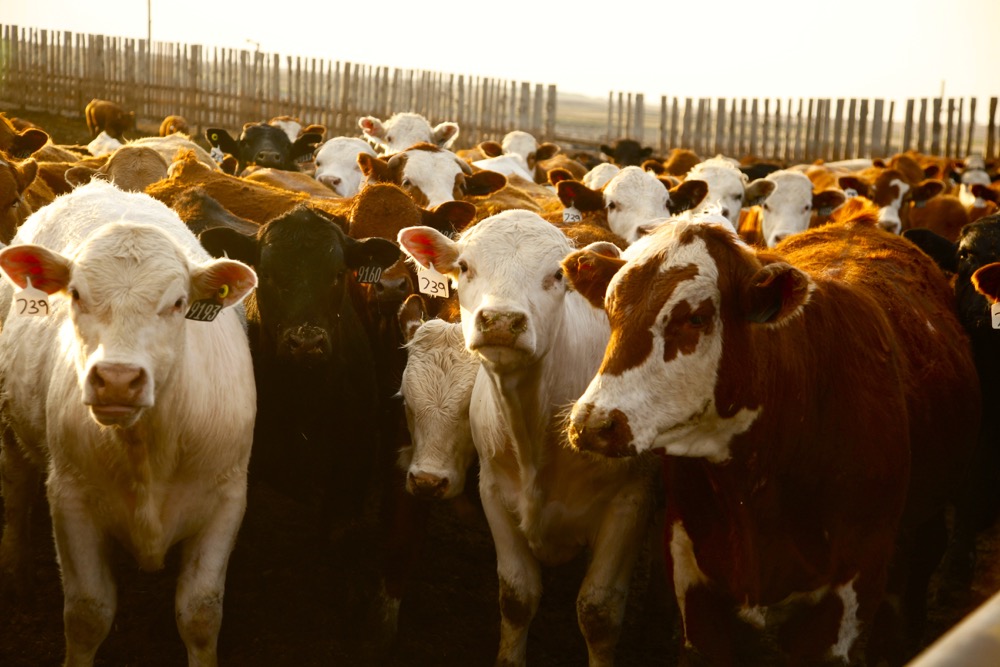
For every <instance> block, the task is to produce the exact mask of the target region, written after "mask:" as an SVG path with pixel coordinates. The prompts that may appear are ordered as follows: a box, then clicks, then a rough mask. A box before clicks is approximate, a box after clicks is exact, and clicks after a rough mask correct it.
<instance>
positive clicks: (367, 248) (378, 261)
mask: <svg viewBox="0 0 1000 667" xmlns="http://www.w3.org/2000/svg"><path fill="white" fill-rule="evenodd" d="M345 244H346V245H345V247H344V261H345V263H346V264H347V266H349V267H350V268H352V269H360V268H361V267H362V266H378V267H381V268H383V269H388V268H389V267H390V266H392V265H393V264H395V263H396V262H397V261H399V258H400V257H401V256H402V255H403V252H402V251H401V250H400V249H399V246H397V245H396V244H395V243H393V242H392V241H390V240H388V239H383V238H379V237H377V236H373V237H371V238H367V239H362V240H360V241H355V240H354V239H352V238H351V237H349V236H348V237H347V238H346V240H345Z"/></svg>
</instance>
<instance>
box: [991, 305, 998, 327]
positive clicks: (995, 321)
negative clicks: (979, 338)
mask: <svg viewBox="0 0 1000 667" xmlns="http://www.w3.org/2000/svg"><path fill="white" fill-rule="evenodd" d="M990 317H991V319H992V320H993V328H994V329H1000V301H998V302H997V303H994V304H993V305H992V306H990Z"/></svg>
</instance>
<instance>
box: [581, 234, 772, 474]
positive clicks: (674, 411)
mask: <svg viewBox="0 0 1000 667" xmlns="http://www.w3.org/2000/svg"><path fill="white" fill-rule="evenodd" d="M696 225H697V223H686V222H679V223H677V224H673V225H666V226H664V227H662V228H660V229H659V230H658V231H656V232H655V233H653V234H652V235H650V236H647V237H645V238H644V239H642V240H641V241H640V242H639V243H638V244H636V246H633V247H632V248H630V249H629V253H627V255H626V258H627V259H628V262H627V263H626V264H625V265H624V266H623V267H622V268H621V269H620V270H619V271H618V273H617V274H616V275H615V276H614V278H612V280H611V283H610V284H609V285H608V291H607V295H606V297H605V306H606V309H607V311H608V317H609V319H610V321H611V330H612V333H611V342H610V343H609V345H608V349H607V351H606V353H605V357H604V362H603V363H602V365H601V369H600V371H599V372H598V374H597V375H596V376H595V377H594V379H593V381H592V382H591V383H590V386H589V387H588V388H587V390H586V391H585V392H584V394H583V395H582V396H581V397H580V398H579V400H578V401H577V402H576V404H575V405H574V406H573V411H572V415H571V420H572V421H573V423H589V424H591V425H593V424H610V423H614V424H615V437H616V438H617V439H618V441H617V443H616V444H615V445H614V446H615V447H618V448H620V449H618V450H617V451H611V452H610V453H612V455H622V454H625V453H634V452H643V451H648V450H651V449H663V450H665V451H666V453H668V454H670V455H673V456H696V457H706V458H709V459H710V460H724V459H726V458H727V457H728V456H729V451H728V445H729V440H730V439H731V437H732V435H733V434H734V433H737V432H742V431H743V430H745V429H746V428H747V427H749V424H750V423H752V421H753V416H754V415H745V414H742V413H741V414H738V415H737V416H735V417H733V418H731V419H726V418H722V417H720V416H719V414H718V411H717V409H716V404H715V386H716V381H717V376H718V371H719V364H720V361H721V358H722V334H723V323H722V319H721V316H720V312H721V294H720V291H719V286H718V281H719V272H718V267H717V265H716V263H715V260H714V259H713V258H712V256H711V255H710V254H709V252H708V248H707V246H706V243H705V241H704V240H703V239H702V238H701V237H699V236H698V235H694V237H693V239H689V241H687V242H682V240H681V238H682V234H683V233H684V232H685V230H688V228H689V227H692V226H696ZM572 439H573V436H572V435H571V441H572ZM626 450H627V451H626ZM632 450H634V452H633V451H632Z"/></svg>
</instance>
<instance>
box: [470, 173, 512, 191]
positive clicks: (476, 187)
mask: <svg viewBox="0 0 1000 667" xmlns="http://www.w3.org/2000/svg"><path fill="white" fill-rule="evenodd" d="M505 185H507V177H506V176H504V175H503V174H500V173H498V172H495V171H489V170H487V169H484V170H482V171H477V172H476V173H474V174H472V175H471V176H466V177H465V194H467V195H471V196H473V197H485V196H486V195H489V194H493V193H494V192H496V191H497V190H500V189H501V188H503V186H505Z"/></svg>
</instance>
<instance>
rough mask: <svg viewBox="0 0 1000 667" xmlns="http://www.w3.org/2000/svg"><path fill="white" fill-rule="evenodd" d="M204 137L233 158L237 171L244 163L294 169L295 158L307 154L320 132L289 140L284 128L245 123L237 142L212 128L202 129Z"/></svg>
mask: <svg viewBox="0 0 1000 667" xmlns="http://www.w3.org/2000/svg"><path fill="white" fill-rule="evenodd" d="M205 136H206V137H207V138H208V142H209V143H210V144H211V145H212V146H215V147H216V148H218V149H219V150H221V151H222V152H223V153H229V154H230V155H233V156H234V157H235V158H236V159H237V161H238V164H237V166H236V173H237V174H239V173H242V171H243V170H244V169H246V168H247V166H248V165H257V166H258V167H270V168H272V169H285V170H287V171H298V165H297V164H296V160H297V159H298V158H300V157H302V156H303V155H308V154H309V153H311V152H312V151H313V149H315V148H316V144H318V143H319V142H321V141H322V140H323V135H321V134H318V133H315V132H307V133H305V134H303V135H301V136H300V137H298V138H297V139H296V140H295V141H294V143H293V142H292V141H291V140H290V139H289V138H288V135H287V134H285V131H284V130H282V129H281V128H280V127H275V126H273V125H268V124H267V123H247V124H246V125H244V126H243V131H242V132H241V133H240V138H239V141H237V140H236V139H233V137H232V136H231V135H230V134H229V133H228V132H226V131H225V130H223V129H219V128H214V127H210V128H208V129H207V130H205Z"/></svg>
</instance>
